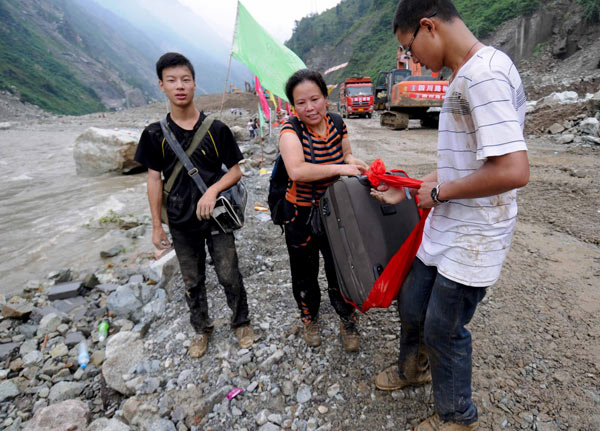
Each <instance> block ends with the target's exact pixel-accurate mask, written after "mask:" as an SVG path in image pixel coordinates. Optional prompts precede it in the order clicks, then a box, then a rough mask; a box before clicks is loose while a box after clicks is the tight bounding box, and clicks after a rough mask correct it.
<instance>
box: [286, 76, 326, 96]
mask: <svg viewBox="0 0 600 431" xmlns="http://www.w3.org/2000/svg"><path fill="white" fill-rule="evenodd" d="M304 81H312V82H314V83H315V84H316V85H317V87H319V90H321V93H323V96H325V97H327V96H328V94H329V92H328V91H327V84H326V83H325V79H323V75H321V74H320V73H319V72H317V71H315V70H309V69H300V70H298V71H297V72H295V73H294V74H293V75H292V76H290V78H289V79H288V80H287V82H286V84H285V95H286V96H287V98H288V100H289V102H290V103H291V104H292V105H294V88H296V86H297V85H298V84H300V83H302V82H304Z"/></svg>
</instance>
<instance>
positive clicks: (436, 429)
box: [415, 413, 479, 431]
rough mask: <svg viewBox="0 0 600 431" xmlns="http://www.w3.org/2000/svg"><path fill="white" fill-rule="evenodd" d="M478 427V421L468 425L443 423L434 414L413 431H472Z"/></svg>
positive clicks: (450, 422)
mask: <svg viewBox="0 0 600 431" xmlns="http://www.w3.org/2000/svg"><path fill="white" fill-rule="evenodd" d="M478 426H479V422H478V421H475V422H473V423H472V424H469V425H465V424H461V423H458V422H452V421H448V422H444V421H442V420H441V419H440V417H439V416H438V415H437V413H436V414H434V415H433V416H431V417H429V418H427V419H425V420H424V421H423V422H421V423H420V424H419V425H417V427H416V428H415V431H474V430H476V429H477V428H478Z"/></svg>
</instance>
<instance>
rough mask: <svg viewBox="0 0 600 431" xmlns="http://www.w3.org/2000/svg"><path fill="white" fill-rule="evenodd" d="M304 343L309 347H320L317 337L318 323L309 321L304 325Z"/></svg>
mask: <svg viewBox="0 0 600 431" xmlns="http://www.w3.org/2000/svg"><path fill="white" fill-rule="evenodd" d="M304 341H306V344H308V345H309V346H311V347H317V346H320V345H321V336H320V335H319V322H317V321H316V320H311V321H310V322H308V323H305V324H304Z"/></svg>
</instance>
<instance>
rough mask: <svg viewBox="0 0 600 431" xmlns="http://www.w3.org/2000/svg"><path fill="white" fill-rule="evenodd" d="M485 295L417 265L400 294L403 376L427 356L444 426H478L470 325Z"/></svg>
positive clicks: (478, 289)
mask: <svg viewBox="0 0 600 431" xmlns="http://www.w3.org/2000/svg"><path fill="white" fill-rule="evenodd" d="M485 293H486V288H485V287H472V286H465V285H462V284H459V283H456V282H454V281H451V280H448V279H447V278H445V277H443V276H442V275H440V274H438V272H437V268H436V267H434V266H426V265H424V264H423V262H421V261H420V260H419V259H415V261H414V263H413V265H412V268H411V269H410V272H409V273H408V275H407V277H406V280H405V281H404V284H403V285H402V289H401V290H400V293H399V294H398V311H399V312H400V321H401V323H402V331H401V337H400V358H399V363H398V365H399V367H400V372H401V373H404V375H405V376H406V377H408V376H409V375H410V374H411V373H413V370H412V368H413V367H414V364H415V363H418V362H419V360H418V358H419V353H420V352H422V351H425V352H426V353H427V356H428V357H429V364H430V366H431V376H432V380H433V396H434V400H435V410H436V412H437V413H438V415H439V416H440V418H441V419H442V420H444V421H448V420H451V421H455V422H459V423H463V424H467V425H468V424H471V423H473V422H475V421H476V420H477V408H476V407H475V404H474V403H473V400H472V399H471V362H472V361H471V352H472V347H471V333H470V332H469V331H468V330H467V329H466V328H465V325H466V324H468V323H469V322H470V321H471V318H472V317H473V314H474V313H475V308H476V307H477V304H478V303H479V301H481V300H482V299H483V297H484V296H485ZM423 347H424V349H423Z"/></svg>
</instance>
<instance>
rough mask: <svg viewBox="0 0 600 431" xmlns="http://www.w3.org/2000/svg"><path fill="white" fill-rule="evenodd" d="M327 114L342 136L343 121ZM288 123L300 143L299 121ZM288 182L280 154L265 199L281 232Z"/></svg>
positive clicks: (336, 116)
mask: <svg viewBox="0 0 600 431" xmlns="http://www.w3.org/2000/svg"><path fill="white" fill-rule="evenodd" d="M328 114H329V116H330V117H331V120H332V121H333V124H334V126H335V128H336V129H337V131H338V133H339V135H340V136H342V135H343V130H344V121H343V120H342V117H341V116H340V115H339V114H335V113H333V112H328ZM290 123H291V124H292V126H293V127H294V130H295V131H296V134H297V135H298V139H300V142H302V134H303V133H302V124H301V123H300V120H299V119H298V118H296V117H292V118H291V119H290ZM289 181H290V178H289V177H288V173H287V169H286V168H285V163H283V158H282V157H281V154H279V155H278V156H277V158H276V159H275V164H274V165H273V171H272V172H271V179H270V180H269V196H268V198H267V202H268V204H269V210H270V211H271V220H272V221H273V223H274V224H276V225H279V226H281V229H282V230H283V224H284V223H285V220H284V216H283V207H284V204H285V193H286V191H287V188H288V184H289Z"/></svg>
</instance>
